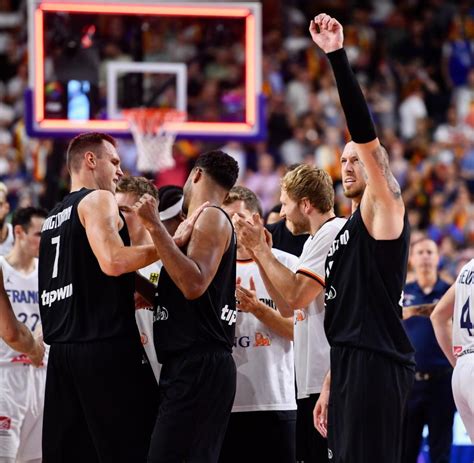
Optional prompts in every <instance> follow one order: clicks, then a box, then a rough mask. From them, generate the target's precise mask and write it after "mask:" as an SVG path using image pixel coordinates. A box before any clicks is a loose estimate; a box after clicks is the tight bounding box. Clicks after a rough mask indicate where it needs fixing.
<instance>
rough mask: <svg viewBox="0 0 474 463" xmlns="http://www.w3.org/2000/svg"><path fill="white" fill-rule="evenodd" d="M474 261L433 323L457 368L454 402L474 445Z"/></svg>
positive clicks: (440, 306)
mask: <svg viewBox="0 0 474 463" xmlns="http://www.w3.org/2000/svg"><path fill="white" fill-rule="evenodd" d="M473 320H474V259H471V260H470V261H469V262H468V263H467V264H466V265H464V267H463V268H462V269H461V271H460V273H459V275H458V277H457V279H456V281H455V283H454V284H453V285H452V286H451V288H449V290H448V291H447V292H446V294H445V295H444V296H443V297H442V298H441V300H440V301H439V302H438V304H437V305H436V307H435V309H434V311H433V313H432V314H431V321H432V322H433V327H434V330H435V334H436V339H437V340H438V343H439V345H440V347H441V349H442V350H443V352H444V353H445V355H446V357H447V358H448V359H449V361H450V362H451V365H453V366H454V372H453V380H452V387H453V394H454V401H455V402H456V407H457V409H458V412H459V414H460V415H461V418H462V421H463V423H464V426H466V430H467V433H468V434H469V437H470V438H471V441H472V442H474V389H473V384H474V324H473V322H472V321H473Z"/></svg>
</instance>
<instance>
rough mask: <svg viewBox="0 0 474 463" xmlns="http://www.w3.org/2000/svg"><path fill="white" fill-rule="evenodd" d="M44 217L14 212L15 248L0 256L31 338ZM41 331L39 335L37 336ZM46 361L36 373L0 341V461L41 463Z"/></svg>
mask: <svg viewBox="0 0 474 463" xmlns="http://www.w3.org/2000/svg"><path fill="white" fill-rule="evenodd" d="M46 215H47V213H46V211H45V210H43V209H37V208H34V207H26V208H21V209H17V210H16V211H15V213H14V215H13V220H12V227H13V232H14V234H15V244H14V245H13V248H12V250H11V251H10V252H9V253H8V254H7V255H6V256H0V267H1V269H2V272H3V280H2V282H3V284H4V286H5V290H6V292H7V294H8V296H9V298H10V302H11V305H12V307H13V311H14V313H15V315H16V317H17V319H18V320H20V321H21V322H22V323H23V324H24V325H25V326H26V327H27V328H28V329H30V330H31V332H34V331H35V330H38V328H39V326H40V314H39V307H38V259H37V258H38V252H39V243H40V235H41V227H42V225H43V222H44V219H45V218H46ZM38 331H39V330H38ZM45 365H46V359H44V363H43V364H42V366H41V367H40V368H34V367H33V366H32V365H31V360H30V359H29V358H28V357H27V356H26V355H24V354H21V353H20V352H18V351H14V350H12V349H10V348H9V347H8V346H7V345H6V344H5V343H4V342H2V341H0V390H1V391H2V393H1V394H0V416H1V417H2V421H3V425H2V427H0V429H2V430H3V431H4V432H0V461H2V463H6V462H12V463H13V462H30V463H31V462H40V461H41V430H42V424H43V403H44V386H45V381H46V366H45Z"/></svg>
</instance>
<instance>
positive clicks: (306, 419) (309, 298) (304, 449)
mask: <svg viewBox="0 0 474 463" xmlns="http://www.w3.org/2000/svg"><path fill="white" fill-rule="evenodd" d="M280 200H281V203H282V210H281V213H282V215H283V216H284V217H285V219H286V221H287V222H288V224H289V228H290V230H292V233H294V234H296V235H298V234H303V233H309V234H310V237H309V238H308V239H307V240H306V243H305V245H304V247H303V252H302V254H301V256H300V258H299V261H298V262H297V264H296V267H295V268H296V271H295V272H294V271H292V270H290V269H288V268H287V267H285V266H284V265H283V264H282V263H281V262H279V261H278V259H277V258H276V257H275V256H274V255H273V254H272V252H271V250H270V248H269V247H268V246H267V244H266V241H265V236H264V233H263V227H262V226H261V225H260V223H259V222H257V221H255V223H254V224H253V225H252V224H249V223H248V222H247V221H246V220H244V219H242V218H241V217H239V216H237V215H234V217H233V220H234V224H235V227H236V231H237V234H238V239H239V241H240V243H241V244H242V245H243V246H244V247H245V248H246V249H247V251H248V252H250V254H251V255H252V258H253V259H254V260H255V262H257V264H258V267H259V269H260V274H261V276H262V278H263V281H264V283H265V287H266V288H267V290H268V292H269V294H270V295H271V297H272V299H273V300H274V301H275V302H276V305H277V307H278V308H279V310H280V312H281V313H282V314H283V315H284V316H294V320H295V327H294V330H295V333H294V338H295V341H294V342H295V346H294V347H295V368H296V387H297V390H298V395H297V397H298V400H297V404H298V411H297V429H296V436H297V441H296V454H297V455H296V456H297V460H298V461H304V462H322V461H327V458H328V457H327V455H328V450H327V443H326V439H323V438H322V437H321V436H320V435H319V434H318V433H317V432H316V430H315V429H314V426H313V408H314V406H315V404H316V401H317V400H318V398H319V393H320V392H321V388H322V384H323V380H324V377H325V375H326V373H327V371H328V369H329V344H328V342H327V339H326V336H325V334H324V326H323V323H324V287H325V285H326V283H325V276H324V262H325V260H326V256H327V253H328V251H329V247H330V246H331V243H332V241H333V239H334V237H335V236H336V235H337V234H338V232H339V230H340V229H341V228H342V227H343V226H344V223H345V220H344V219H340V218H337V217H336V216H335V214H334V209H333V207H334V188H333V184H332V180H331V177H329V175H328V174H327V173H326V172H325V171H324V170H322V169H320V168H315V167H310V166H307V165H301V166H298V167H297V168H296V169H294V170H291V171H289V172H288V173H287V174H286V175H285V176H284V178H283V180H282V187H281V197H280ZM301 307H304V309H303V310H299V309H300V308H301Z"/></svg>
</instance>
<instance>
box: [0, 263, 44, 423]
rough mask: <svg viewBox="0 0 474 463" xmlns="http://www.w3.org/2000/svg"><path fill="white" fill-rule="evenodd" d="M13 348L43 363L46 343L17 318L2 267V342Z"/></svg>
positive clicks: (0, 289)
mask: <svg viewBox="0 0 474 463" xmlns="http://www.w3.org/2000/svg"><path fill="white" fill-rule="evenodd" d="M1 341H3V342H5V344H7V345H8V346H9V347H10V348H11V349H13V350H14V351H17V352H21V353H22V354H25V355H27V356H28V358H29V359H30V360H31V363H32V364H33V365H34V366H35V367H39V366H41V365H42V363H43V356H44V344H43V338H42V337H37V338H36V337H33V334H32V333H31V331H30V329H29V328H28V327H26V326H25V325H24V324H23V323H22V322H20V321H19V320H17V318H16V316H15V312H14V311H13V308H12V306H11V303H10V300H9V299H8V294H7V292H6V291H5V287H4V285H3V272H2V270H1V269H0V342H1ZM9 423H10V422H9V421H8V420H0V428H1V427H2V426H7V425H8V424H9Z"/></svg>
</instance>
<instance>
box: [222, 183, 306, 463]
mask: <svg viewBox="0 0 474 463" xmlns="http://www.w3.org/2000/svg"><path fill="white" fill-rule="evenodd" d="M224 210H225V211H226V212H227V214H229V216H231V217H232V216H233V215H234V214H238V215H239V216H240V217H242V218H243V219H244V220H247V221H250V222H253V214H258V217H259V218H260V217H262V207H261V205H260V202H259V200H258V199H257V197H256V195H255V193H253V192H252V191H250V190H249V189H248V188H245V187H242V186H236V187H234V188H232V190H230V192H229V196H228V197H227V198H226V200H225V201H224ZM272 252H273V254H274V256H275V257H276V258H277V259H278V261H279V262H281V263H282V264H283V265H285V266H286V267H290V268H291V267H292V266H293V265H294V264H296V262H297V260H298V259H297V258H296V257H295V256H293V255H292V254H288V253H287V252H284V251H280V250H278V249H273V250H272ZM237 281H238V282H239V281H240V285H238V286H237V291H236V298H237V301H238V302H237V307H238V308H239V314H238V317H237V323H236V327H235V343H234V351H233V356H234V360H235V363H236V365H237V391H236V394H235V400H234V406H233V407H232V413H231V415H230V420H229V427H228V428H227V432H226V436H225V439H224V444H223V446H222V451H221V456H220V459H219V461H221V462H222V463H234V462H235V463H240V462H242V461H245V460H246V459H248V458H249V456H250V455H251V459H252V460H253V461H275V462H276V461H278V462H281V463H294V462H295V438H296V401H295V377H294V368H295V367H294V360H293V343H292V340H293V319H292V317H289V318H285V317H283V316H282V315H281V313H280V312H279V310H278V308H277V306H276V304H275V302H274V301H273V300H272V298H271V297H270V296H269V294H268V291H267V290H266V289H265V286H264V284H263V281H262V278H261V277H260V274H259V271H258V266H257V264H256V263H255V262H254V261H253V259H252V257H251V255H250V253H249V252H248V251H247V250H246V249H245V248H243V247H242V245H241V244H240V243H239V242H237ZM258 338H261V339H262V341H263V342H258Z"/></svg>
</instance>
